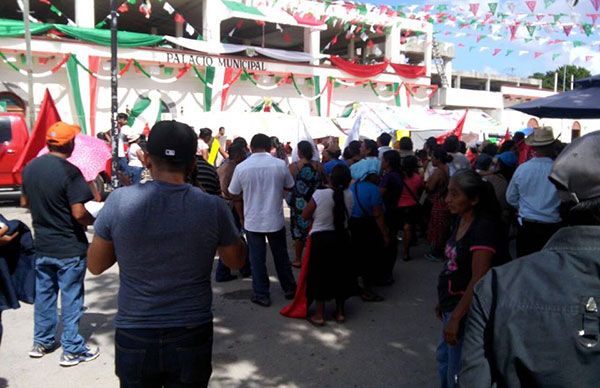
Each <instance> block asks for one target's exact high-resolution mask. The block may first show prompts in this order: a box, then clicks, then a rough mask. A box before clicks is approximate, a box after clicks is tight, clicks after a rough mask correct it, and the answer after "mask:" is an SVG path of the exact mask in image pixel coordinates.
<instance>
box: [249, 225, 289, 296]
mask: <svg viewBox="0 0 600 388" xmlns="http://www.w3.org/2000/svg"><path fill="white" fill-rule="evenodd" d="M246 238H247V239H248V248H249V251H250V252H249V254H250V264H251V266H252V289H253V291H254V295H255V296H257V297H260V298H265V297H269V296H270V294H269V276H268V274H267V242H266V240H267V239H268V240H269V245H270V246H271V253H272V254H273V261H274V262H275V270H276V271H277V277H278V278H279V284H281V288H282V289H283V292H285V293H286V294H287V293H291V292H293V291H295V290H296V280H295V279H294V274H293V273H292V265H291V263H290V257H289V255H288V251H287V241H286V235H285V228H283V229H281V230H279V231H277V232H273V233H258V232H249V231H246Z"/></svg>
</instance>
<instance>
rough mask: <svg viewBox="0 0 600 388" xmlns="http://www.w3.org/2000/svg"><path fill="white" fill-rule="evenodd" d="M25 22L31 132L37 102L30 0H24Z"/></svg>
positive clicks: (28, 112) (28, 106) (28, 121)
mask: <svg viewBox="0 0 600 388" xmlns="http://www.w3.org/2000/svg"><path fill="white" fill-rule="evenodd" d="M23 23H24V25H25V60H26V67H27V124H28V126H29V132H30V133H31V131H32V130H33V126H34V124H35V103H34V100H33V58H32V56H31V29H30V28H29V0H23Z"/></svg>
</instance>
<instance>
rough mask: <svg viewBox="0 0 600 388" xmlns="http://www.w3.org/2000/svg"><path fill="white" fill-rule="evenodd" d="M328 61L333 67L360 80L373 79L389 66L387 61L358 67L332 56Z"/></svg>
mask: <svg viewBox="0 0 600 388" xmlns="http://www.w3.org/2000/svg"><path fill="white" fill-rule="evenodd" d="M329 60H330V61H331V63H332V64H333V65H334V66H336V67H339V68H340V69H342V70H343V71H345V72H346V73H348V74H352V75H354V76H356V77H360V78H371V77H375V76H377V75H379V74H381V73H383V72H384V71H385V69H387V67H388V65H389V61H387V60H386V61H385V62H383V63H378V64H376V65H358V64H356V63H352V62H350V61H347V60H345V59H343V58H340V57H338V56H335V55H332V56H331V57H330V58H329Z"/></svg>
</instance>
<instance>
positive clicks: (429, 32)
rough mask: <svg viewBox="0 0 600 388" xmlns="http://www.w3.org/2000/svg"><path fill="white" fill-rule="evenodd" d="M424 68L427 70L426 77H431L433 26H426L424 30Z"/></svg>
mask: <svg viewBox="0 0 600 388" xmlns="http://www.w3.org/2000/svg"><path fill="white" fill-rule="evenodd" d="M423 32H425V36H426V37H427V38H426V39H425V67H426V69H427V74H426V75H427V77H431V67H432V66H433V25H432V24H427V28H426V29H425V31H423Z"/></svg>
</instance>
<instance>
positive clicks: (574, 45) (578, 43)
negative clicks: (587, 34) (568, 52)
mask: <svg viewBox="0 0 600 388" xmlns="http://www.w3.org/2000/svg"><path fill="white" fill-rule="evenodd" d="M581 46H583V42H582V41H580V40H576V41H573V47H581Z"/></svg>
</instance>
